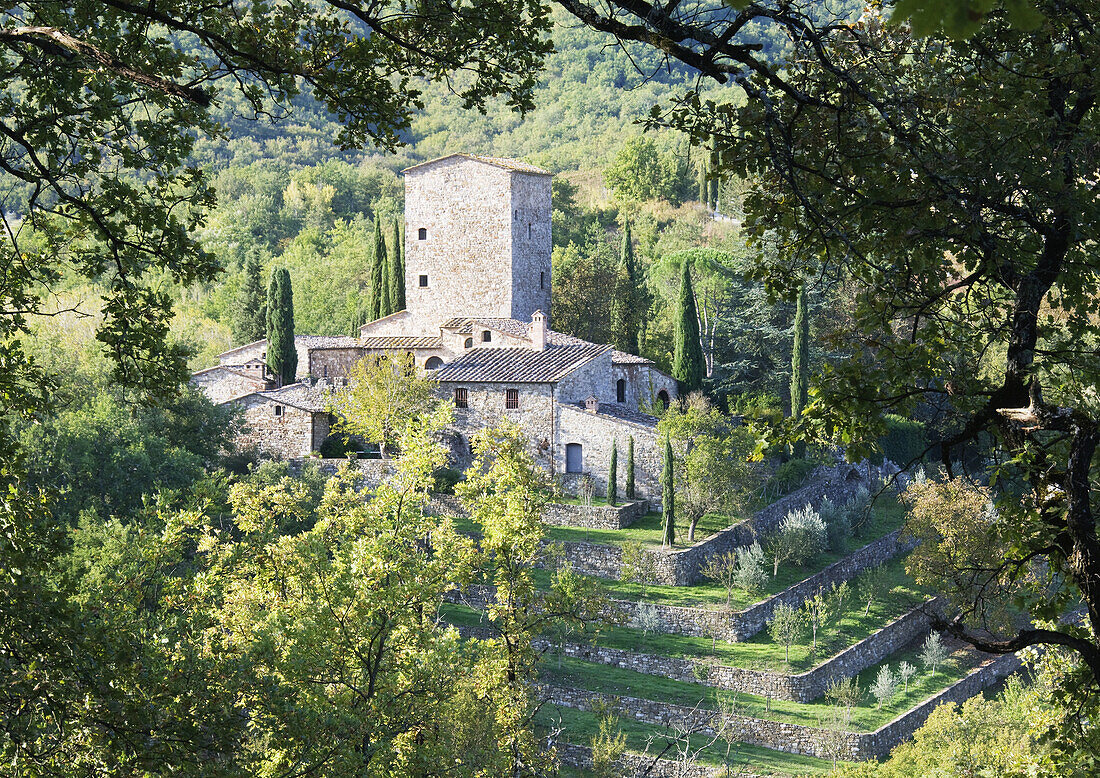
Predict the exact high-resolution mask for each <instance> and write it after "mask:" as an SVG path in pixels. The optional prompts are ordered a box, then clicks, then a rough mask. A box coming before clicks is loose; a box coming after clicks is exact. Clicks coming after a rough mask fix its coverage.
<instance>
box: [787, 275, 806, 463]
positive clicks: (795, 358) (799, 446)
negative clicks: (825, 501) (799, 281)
mask: <svg viewBox="0 0 1100 778" xmlns="http://www.w3.org/2000/svg"><path fill="white" fill-rule="evenodd" d="M809 361H810V316H809V313H808V311H807V310H806V285H805V284H803V285H802V286H800V287H799V289H798V302H797V303H796V305H795V310H794V349H793V351H792V353H791V418H792V419H795V420H796V421H797V420H798V418H799V417H800V416H801V415H802V411H803V410H805V408H806V400H807V398H808V397H809V394H810V375H809ZM793 453H794V456H795V458H796V459H802V458H803V457H804V456H806V442H805V441H802V440H800V441H797V442H796V443H795V444H794V450H793Z"/></svg>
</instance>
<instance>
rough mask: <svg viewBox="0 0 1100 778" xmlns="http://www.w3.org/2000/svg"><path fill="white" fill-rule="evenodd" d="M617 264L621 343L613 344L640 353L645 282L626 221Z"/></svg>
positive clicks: (645, 297)
mask: <svg viewBox="0 0 1100 778" xmlns="http://www.w3.org/2000/svg"><path fill="white" fill-rule="evenodd" d="M619 264H620V273H621V275H622V277H623V286H624V289H623V291H622V292H620V295H621V297H622V303H621V305H622V321H621V323H620V326H619V327H618V328H617V329H618V332H619V337H620V340H621V343H616V345H618V346H619V348H620V349H622V350H623V351H627V352H630V353H631V354H641V353H642V332H643V330H644V329H645V316H646V311H647V309H648V307H649V300H648V296H647V294H646V289H645V281H644V279H643V278H642V273H641V270H640V269H639V268H638V262H637V260H636V259H635V257H634V242H633V240H632V239H631V235H630V222H626V223H625V224H624V225H623V242H622V247H621V248H620V250H619Z"/></svg>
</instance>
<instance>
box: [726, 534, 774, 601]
mask: <svg viewBox="0 0 1100 778" xmlns="http://www.w3.org/2000/svg"><path fill="white" fill-rule="evenodd" d="M735 553H736V554H737V571H736V572H735V573H734V584H735V585H736V586H737V587H738V588H739V589H744V590H745V591H746V592H748V593H749V594H759V593H760V592H762V591H764V587H766V586H767V585H768V569H767V559H766V558H765V556H764V549H762V548H761V547H760V544H759V543H753V544H752V545H751V546H742V547H741V548H739V549H737V550H736V552H735Z"/></svg>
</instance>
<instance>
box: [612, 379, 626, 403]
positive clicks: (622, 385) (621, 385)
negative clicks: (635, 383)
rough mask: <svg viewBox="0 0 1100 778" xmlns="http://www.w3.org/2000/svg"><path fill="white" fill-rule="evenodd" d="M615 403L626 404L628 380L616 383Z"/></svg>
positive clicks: (620, 380)
mask: <svg viewBox="0 0 1100 778" xmlns="http://www.w3.org/2000/svg"><path fill="white" fill-rule="evenodd" d="M615 402H617V403H624V402H626V379H625V378H620V379H619V380H618V381H616V382H615Z"/></svg>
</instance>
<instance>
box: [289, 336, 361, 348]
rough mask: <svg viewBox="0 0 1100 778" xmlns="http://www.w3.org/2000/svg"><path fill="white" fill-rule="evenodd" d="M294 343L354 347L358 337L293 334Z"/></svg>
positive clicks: (297, 344) (312, 345) (325, 346)
mask: <svg viewBox="0 0 1100 778" xmlns="http://www.w3.org/2000/svg"><path fill="white" fill-rule="evenodd" d="M294 345H296V346H305V347H306V348H310V349H313V348H356V347H357V346H358V345H359V338H353V337H352V336H350V335H295V336H294Z"/></svg>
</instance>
